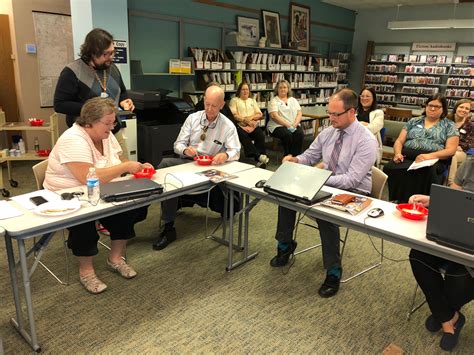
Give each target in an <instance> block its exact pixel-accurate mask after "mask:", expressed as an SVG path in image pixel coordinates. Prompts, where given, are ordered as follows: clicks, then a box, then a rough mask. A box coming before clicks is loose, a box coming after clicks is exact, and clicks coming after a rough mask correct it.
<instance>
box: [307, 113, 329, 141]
mask: <svg viewBox="0 0 474 355" xmlns="http://www.w3.org/2000/svg"><path fill="white" fill-rule="evenodd" d="M301 112H302V113H303V117H302V119H301V120H302V121H307V120H314V137H316V136H317V135H318V133H319V129H320V127H321V121H322V120H324V119H326V118H329V116H328V114H327V112H326V106H324V107H322V106H312V107H303V108H302V110H301ZM305 117H306V119H305Z"/></svg>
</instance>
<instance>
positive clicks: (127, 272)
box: [107, 259, 137, 279]
mask: <svg viewBox="0 0 474 355" xmlns="http://www.w3.org/2000/svg"><path fill="white" fill-rule="evenodd" d="M107 265H109V266H110V268H111V269H112V270H114V271H116V272H118V273H119V274H120V275H122V277H123V278H126V279H133V278H134V277H135V276H137V272H136V271H135V270H133V268H132V267H131V266H130V265H128V264H127V263H126V262H125V261H124V260H121V261H120V262H119V263H117V264H112V262H110V260H109V259H107Z"/></svg>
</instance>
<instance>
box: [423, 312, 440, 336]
mask: <svg viewBox="0 0 474 355" xmlns="http://www.w3.org/2000/svg"><path fill="white" fill-rule="evenodd" d="M425 327H426V329H428V331H430V332H432V333H436V332H437V331H438V330H440V329H441V328H442V326H441V322H439V321H437V320H436V319H435V317H434V316H433V315H432V314H430V315H429V316H428V318H426V321H425Z"/></svg>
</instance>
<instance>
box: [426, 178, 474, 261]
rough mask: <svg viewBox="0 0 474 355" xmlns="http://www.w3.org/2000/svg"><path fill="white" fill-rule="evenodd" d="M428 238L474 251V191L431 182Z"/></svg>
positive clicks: (472, 252) (468, 251)
mask: <svg viewBox="0 0 474 355" xmlns="http://www.w3.org/2000/svg"><path fill="white" fill-rule="evenodd" d="M426 238H428V239H429V240H433V241H435V242H436V243H438V244H442V245H446V246H448V247H451V248H453V249H458V250H461V251H464V252H466V253H469V254H474V193H473V192H469V191H462V190H455V189H450V188H448V187H446V186H441V185H435V184H433V185H431V193H430V206H429V210H428V226H427V229H426Z"/></svg>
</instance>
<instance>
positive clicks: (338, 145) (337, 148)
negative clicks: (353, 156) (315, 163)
mask: <svg viewBox="0 0 474 355" xmlns="http://www.w3.org/2000/svg"><path fill="white" fill-rule="evenodd" d="M344 133H346V132H344V131H343V130H339V137H337V139H336V142H335V143H334V148H333V150H332V153H331V159H330V160H329V164H328V170H331V171H332V174H333V175H334V174H335V173H336V167H337V161H338V160H339V154H340V153H341V149H342V139H343V136H344Z"/></svg>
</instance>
